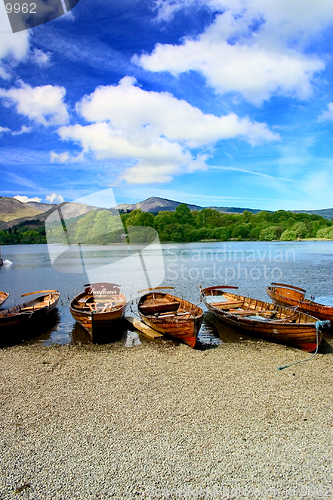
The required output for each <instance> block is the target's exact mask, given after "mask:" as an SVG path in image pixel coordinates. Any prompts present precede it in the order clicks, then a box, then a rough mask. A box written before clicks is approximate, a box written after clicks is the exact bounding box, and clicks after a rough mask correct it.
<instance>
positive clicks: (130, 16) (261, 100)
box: [0, 0, 333, 210]
mask: <svg viewBox="0 0 333 500" xmlns="http://www.w3.org/2000/svg"><path fill="white" fill-rule="evenodd" d="M332 21H333V9H332V6H331V1H330V0H318V1H317V2H312V1H311V2H310V1H308V0H289V1H287V0H275V1H274V2H267V0H146V1H145V2H142V1H141V0H140V1H139V0H121V1H120V0H112V2H111V1H110V2H106V1H105V0H104V1H101V0H94V2H89V1H88V0H80V1H79V3H78V4H77V6H76V7H75V8H74V9H73V10H72V11H70V12H69V13H67V14H66V15H64V16H62V17H60V18H58V19H56V20H54V21H51V22H49V23H47V24H44V25H41V26H38V27H36V28H34V29H30V30H27V31H24V32H20V33H15V34H13V33H11V32H10V27H9V24H8V20H7V18H6V13H5V11H4V6H3V4H2V3H0V110H1V113H0V148H1V149H0V168H1V189H0V195H1V196H11V197H14V196H19V197H20V198H19V199H21V200H28V199H38V200H41V201H42V202H45V201H46V202H59V201H62V200H65V201H73V200H76V199H78V198H81V197H84V196H87V195H89V194H91V193H94V192H97V191H102V190H106V189H108V188H112V189H113V192H114V195H115V198H116V201H117V203H118V204H120V203H135V202H139V201H142V200H144V199H146V198H148V197H150V196H160V197H163V198H169V199H174V200H178V201H183V202H187V203H194V204H198V205H202V206H237V207H248V208H260V209H268V210H279V209H284V210H288V209H290V210H293V209H321V208H328V207H332V206H333V199H332V185H333V182H332V180H333V179H332V172H333V169H332V139H331V137H332V120H333V95H332V81H333V79H332V42H331V36H330V34H331V30H332Z"/></svg>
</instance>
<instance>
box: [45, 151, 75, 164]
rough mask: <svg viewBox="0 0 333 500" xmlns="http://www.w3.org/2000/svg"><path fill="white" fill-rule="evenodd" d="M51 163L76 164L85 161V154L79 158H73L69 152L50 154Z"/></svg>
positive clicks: (52, 152)
mask: <svg viewBox="0 0 333 500" xmlns="http://www.w3.org/2000/svg"><path fill="white" fill-rule="evenodd" d="M50 157H51V163H76V162H79V161H82V160H83V153H80V154H79V155H77V156H71V155H70V154H69V152H68V151H65V152H64V153H55V152H54V151H51V152H50Z"/></svg>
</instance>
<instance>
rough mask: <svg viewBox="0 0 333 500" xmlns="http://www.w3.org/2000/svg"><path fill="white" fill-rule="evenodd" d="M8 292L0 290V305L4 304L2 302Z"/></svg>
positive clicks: (6, 297) (7, 295)
mask: <svg viewBox="0 0 333 500" xmlns="http://www.w3.org/2000/svg"><path fill="white" fill-rule="evenodd" d="M8 297H9V293H6V292H0V306H2V304H4V302H5V301H6V300H7V299H8Z"/></svg>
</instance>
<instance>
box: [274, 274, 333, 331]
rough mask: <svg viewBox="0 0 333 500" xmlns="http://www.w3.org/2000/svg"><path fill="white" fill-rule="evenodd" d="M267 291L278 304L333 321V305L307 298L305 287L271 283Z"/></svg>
mask: <svg viewBox="0 0 333 500" xmlns="http://www.w3.org/2000/svg"><path fill="white" fill-rule="evenodd" d="M266 292H267V293H268V295H269V296H270V297H271V298H272V299H273V300H274V302H276V303H277V304H281V305H283V306H291V307H296V308H297V310H298V311H303V312H305V313H308V314H311V316H314V317H315V318H318V319H322V320H329V321H333V307H332V306H325V305H324V304H319V302H314V300H312V299H306V298H305V293H306V290H304V289H303V288H298V287H297V286H292V285H286V284H284V283H271V285H270V286H268V287H267V288H266ZM331 326H332V325H331Z"/></svg>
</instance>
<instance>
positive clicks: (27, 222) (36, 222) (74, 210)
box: [0, 198, 100, 230]
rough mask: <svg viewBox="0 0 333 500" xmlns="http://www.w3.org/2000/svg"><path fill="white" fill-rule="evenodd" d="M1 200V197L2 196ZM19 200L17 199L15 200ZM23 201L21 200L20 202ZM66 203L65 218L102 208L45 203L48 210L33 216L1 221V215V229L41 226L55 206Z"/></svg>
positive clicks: (80, 204)
mask: <svg viewBox="0 0 333 500" xmlns="http://www.w3.org/2000/svg"><path fill="white" fill-rule="evenodd" d="M0 201H1V198H0ZM14 201H17V200H14ZM19 203H21V202H19ZM64 205H66V212H65V218H66V219H70V218H72V217H77V216H78V215H83V214H86V213H87V212H90V211H91V210H100V209H98V208H96V207H91V206H89V205H84V204H83V203H71V204H68V203H66V202H65V203H60V204H59V205H49V204H47V203H45V206H46V207H49V209H48V210H46V211H45V212H42V213H37V214H36V215H34V216H32V217H20V218H18V219H8V218H7V221H5V220H4V219H2V220H3V221H4V222H2V221H1V215H0V230H4V229H9V228H10V227H14V226H19V225H20V226H22V225H24V226H27V227H31V228H33V227H34V226H40V225H42V224H44V223H45V220H46V219H47V217H48V216H49V215H50V214H51V213H52V212H53V211H54V208H55V207H59V208H61V207H62V206H64Z"/></svg>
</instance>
